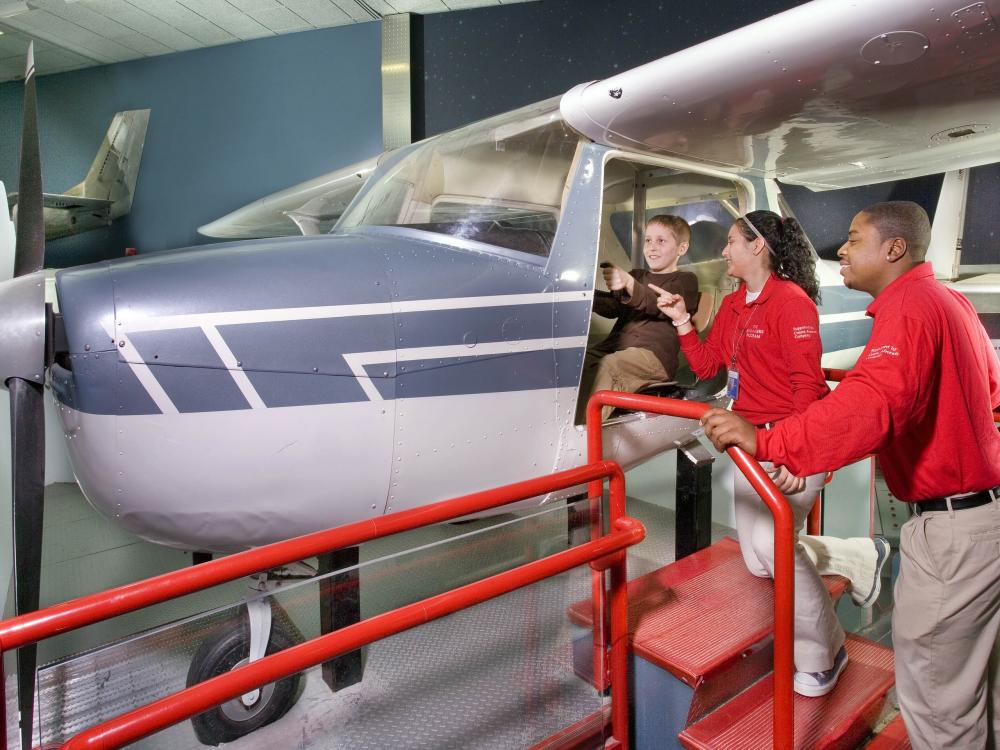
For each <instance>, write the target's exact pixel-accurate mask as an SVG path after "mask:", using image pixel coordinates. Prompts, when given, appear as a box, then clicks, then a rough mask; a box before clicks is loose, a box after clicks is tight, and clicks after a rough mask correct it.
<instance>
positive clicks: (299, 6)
mask: <svg viewBox="0 0 1000 750" xmlns="http://www.w3.org/2000/svg"><path fill="white" fill-rule="evenodd" d="M284 3H285V7H287V8H288V9H289V10H290V11H292V12H293V13H295V15H297V16H299V17H300V18H302V19H303V20H305V21H308V22H309V23H311V24H312V25H313V26H315V27H317V28H322V27H325V26H341V25H343V24H347V23H353V22H354V19H353V18H351V17H350V16H349V15H347V13H345V12H344V11H343V10H341V9H340V7H339V6H337V5H334V4H333V3H332V2H330V0H284ZM345 4H346V3H345Z"/></svg>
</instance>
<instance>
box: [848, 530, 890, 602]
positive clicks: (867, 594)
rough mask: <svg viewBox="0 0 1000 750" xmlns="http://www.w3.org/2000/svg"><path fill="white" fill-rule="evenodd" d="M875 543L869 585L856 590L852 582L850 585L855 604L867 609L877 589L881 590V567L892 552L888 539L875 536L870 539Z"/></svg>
mask: <svg viewBox="0 0 1000 750" xmlns="http://www.w3.org/2000/svg"><path fill="white" fill-rule="evenodd" d="M872 542H874V544H875V555H876V557H875V575H874V576H873V577H872V582H871V586H869V587H868V588H867V589H864V588H863V589H862V590H860V591H858V590H857V589H856V588H855V587H854V585H853V583H852V585H851V599H852V600H853V601H854V603H855V604H856V605H858V606H859V607H861V608H862V609H868V608H869V607H871V606H872V605H873V604H875V600H876V599H878V594H879V591H881V590H882V568H884V567H885V564H886V562H887V561H888V560H889V555H890V553H891V552H892V547H890V546H889V540H888V539H886V538H885V537H881V536H877V537H875V538H874V539H872Z"/></svg>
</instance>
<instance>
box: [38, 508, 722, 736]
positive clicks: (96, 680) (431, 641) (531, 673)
mask: <svg viewBox="0 0 1000 750" xmlns="http://www.w3.org/2000/svg"><path fill="white" fill-rule="evenodd" d="M71 494H72V493H71V492H68V491H67V490H65V488H63V490H62V492H61V495H60V502H61V503H63V504H64V505H65V506H66V507H65V513H66V515H67V520H68V523H69V525H70V526H72V525H75V524H78V523H80V522H81V520H82V519H85V518H86V513H85V512H84V510H82V509H81V508H79V507H77V505H76V504H75V503H74V502H73V499H72V498H71V497H68V495H71ZM81 502H82V501H81ZM87 510H89V509H87ZM629 512H630V513H632V514H634V515H635V516H637V517H639V518H640V519H641V520H643V522H644V523H645V524H646V527H647V531H648V536H647V539H646V540H645V541H644V542H643V543H642V544H641V545H639V546H637V547H636V548H633V550H632V551H631V553H630V556H629V576H630V577H635V576H638V575H642V574H644V573H648V572H650V571H652V570H655V569H657V568H659V567H660V566H662V565H664V564H665V563H666V562H669V561H670V560H672V559H673V555H674V543H673V513H672V512H671V511H669V510H666V509H664V508H662V507H660V506H656V505H652V504H649V503H645V502H643V501H641V500H635V499H630V501H629ZM550 515H551V516H552V517H553V519H555V520H554V521H552V522H551V524H550V525H552V526H553V528H554V527H557V526H560V524H563V525H562V526H561V527H560V529H564V528H565V526H564V523H565V521H564V520H563V519H560V518H558V517H556V514H555V513H553V514H550ZM563 516H564V512H563ZM546 523H548V522H546ZM437 528H438V529H444V531H443V532H440V533H439V532H437V531H435V532H432V531H431V530H427V531H426V532H425V534H429V535H431V536H432V537H434V534H439V535H440V534H445V535H447V534H455V533H464V532H465V530H464V529H463V527H461V526H454V527H448V526H445V527H437ZM536 531H537V529H536ZM549 531H551V529H549ZM730 531H731V530H729V529H727V528H725V527H723V526H718V525H716V526H714V527H713V541H714V540H717V539H720V538H722V537H723V536H725V535H726V534H727V533H730ZM54 536H55V534H50V537H49V538H50V539H52V538H53V537H54ZM543 536H544V534H543ZM436 540H437V537H434V538H433V539H432V543H433V542H435V541H436ZM53 541H55V540H53ZM415 541H416V543H417V544H419V543H420V542H422V541H426V539H424V538H419V539H417V540H414V539H409V540H407V541H406V542H405V543H406V544H407V545H409V546H411V547H412V546H414V542H415ZM550 541H551V540H550ZM401 543H404V542H402V541H393V540H379V541H378V542H375V543H372V544H371V545H366V548H363V550H362V560H363V561H364V559H365V558H366V557H369V558H371V557H377V558H383V557H385V556H391V555H393V554H394V553H396V552H398V550H396V549H394V545H399V544H401ZM88 544H89V545H91V546H92V544H93V539H91V540H90V541H89V542H88ZM114 546H115V548H116V549H119V550H120V549H121V547H122V546H126V547H132V546H133V545H132V544H131V543H130V544H129V545H120V544H115V545H114ZM147 546H148V547H149V548H150V549H156V548H154V547H152V546H151V545H143V544H142V543H136V544H135V545H134V550H133V551H135V552H136V553H138V554H141V553H142V551H143V549H142V548H143V547H147ZM87 552H90V550H87V551H85V552H83V553H82V554H86V553H87ZM57 557H58V558H59V562H58V563H57V564H61V563H62V562H63V560H66V559H67V557H72V555H67V554H66V553H65V550H63V551H62V552H60V553H57ZM482 558H483V559H482V564H481V565H480V566H479V567H480V568H481V571H480V572H477V571H476V569H475V568H476V565H470V564H469V562H468V561H467V560H460V559H458V558H450V557H448V556H447V555H446V556H444V557H442V556H440V555H439V556H438V558H437V562H436V563H434V564H433V565H432V566H431V569H432V570H431V572H430V573H428V569H421V570H417V569H415V568H414V567H413V566H412V565H409V566H408V565H407V564H406V560H405V557H403V558H398V559H391V560H389V561H387V562H385V563H381V564H380V566H381V568H382V569H383V573H386V572H387V573H388V575H383V576H380V577H381V578H382V581H383V585H381V586H379V587H378V594H377V595H374V596H369V594H368V590H367V589H365V575H366V573H365V572H364V571H365V569H364V568H363V569H362V571H363V572H362V587H363V591H365V592H366V593H365V597H366V598H367V600H368V602H369V603H368V604H367V605H366V606H365V607H364V608H365V610H366V611H365V612H364V614H365V615H366V616H367V615H370V614H372V611H373V610H377V611H381V610H383V609H386V608H388V607H389V606H397V605H398V604H399V603H400V597H403V598H406V599H409V600H413V599H417V598H420V597H422V596H425V595H427V594H428V593H429V592H431V591H432V590H436V589H438V588H441V587H449V586H452V585H454V584H455V582H456V581H462V582H464V580H465V579H469V578H476V577H480V576H481V575H482V574H483V572H482V571H485V573H486V574H488V573H490V572H494V569H495V568H497V567H498V563H497V561H496V560H495V559H492V558H491V557H490V555H489V554H488V553H486V554H483V555H482ZM185 562H186V560H185V559H184V557H183V556H180V555H179V553H178V559H177V560H176V561H173V567H175V568H176V567H178V566H180V565H183V564H185ZM167 567H168V568H169V567H170V566H169V565H168V566H167ZM500 567H503V566H502V565H501V566H500ZM434 570H437V574H436V577H437V578H438V579H440V580H432V579H434V578H435V573H434ZM143 572H144V574H149V573H148V572H147V571H146V570H145V569H143ZM66 584H67V582H66V581H63V582H62V585H63V588H64V589H65V588H66ZM88 586H93V581H92V580H87V581H86V582H85V583H84V586H83V588H85V589H86V588H87V587H88ZM239 591H240V589H239V588H238V587H237V588H233V587H229V588H228V589H224V590H223V591H222V592H219V591H216V592H215V594H214V595H215V596H216V597H218V598H219V600H218V601H216V602H215V603H214V605H213V606H216V607H218V606H219V605H220V604H221V603H223V602H225V603H229V602H233V601H234V600H236V599H238V598H239ZM61 593H62V592H61ZM76 593H84V591H79V592H76ZM588 593H589V576H588V574H587V571H586V570H576V571H571V572H570V573H567V574H565V575H563V576H560V577H558V578H555V579H550V580H547V581H543V582H541V583H539V584H536V585H534V586H532V587H529V588H527V589H523V590H520V591H516V592H512V593H511V594H508V595H505V596H504V597H501V598H499V599H497V600H494V601H491V602H487V603H484V604H482V605H479V606H477V607H475V608H472V609H469V610H466V611H463V612H459V613H456V614H454V615H451V616H449V617H447V618H444V619H442V620H439V621H437V622H434V623H429V624H427V625H424V626H421V627H420V628H417V629H414V630H412V631H408V632H405V633H401V634H399V635H397V636H394V637H392V638H389V639H386V640H385V641H382V642H380V643H377V644H373V645H372V646H371V647H369V649H368V653H367V662H366V669H365V677H364V680H363V681H362V683H360V684H358V685H355V686H352V687H350V688H347V689H345V690H342V691H340V692H339V693H337V694H336V695H334V694H331V693H330V691H329V690H328V689H327V688H326V686H325V685H324V684H323V682H322V680H321V676H320V673H319V670H318V668H316V669H313V670H310V671H309V672H308V673H306V675H305V680H304V689H303V691H302V695H301V698H300V699H299V701H298V703H297V704H296V705H295V706H294V707H293V708H292V710H291V711H290V712H289V714H287V715H286V716H285V717H283V718H282V719H281V720H280V721H278V722H276V723H274V724H272V725H270V726H268V727H264V728H263V729H261V730H258V731H257V732H255V733H254V734H253V735H251V736H250V737H247V738H244V739H242V740H239V741H237V742H234V743H231V744H230V745H227V747H243V748H251V747H280V748H330V749H331V750H334V749H338V750H339V749H340V748H352V749H353V748H359V749H360V748H380V749H382V748H394V749H396V748H398V749H399V750H403V749H407V748H420V747H428V746H435V747H443V748H463V749H464V748H523V747H525V746H528V745H530V744H532V743H533V742H537V741H539V740H541V739H543V738H545V737H547V736H549V735H551V734H553V733H555V732H556V731H558V730H559V729H562V728H563V727H565V726H568V725H569V724H572V723H573V722H575V721H577V720H579V719H581V718H583V717H584V716H586V715H588V714H590V713H593V712H594V711H596V710H598V709H599V708H600V706H601V701H602V699H601V698H600V697H599V696H598V695H597V694H596V693H595V691H593V690H592V689H591V688H589V686H588V685H587V684H586V683H584V682H582V681H581V680H580V679H579V678H577V677H576V676H575V675H574V674H573V671H572V665H571V659H570V637H571V636H570V624H569V621H568V620H567V618H566V609H567V607H568V606H569V605H570V604H571V603H572V602H573V601H576V600H577V599H579V598H581V597H582V596H585V595H586V594H588ZM64 594H65V595H64V596H62V597H60V598H68V596H72V595H74V592H72V591H65V592H64ZM206 596H207V595H206ZM279 598H281V597H279ZM297 598H298V599H299V600H303V601H304V600H307V601H308V602H309V604H310V605H311V606H313V607H315V604H314V602H315V598H314V597H313V596H312V595H310V596H308V597H307V596H303V595H300V596H298V597H297ZM294 599H295V597H293V600H294ZM390 602H394V604H392V605H390ZM205 604H206V597H202V599H201V600H199V602H198V605H199V606H202V607H204V605H205ZM283 604H286V603H285V602H284V601H283ZM178 606H180V605H178ZM286 606H288V608H289V610H290V612H291V614H292V616H293V619H295V620H296V622H300V620H301V616H299V615H297V614H296V612H295V611H294V609H293V606H297V605H295V604H294V601H293V606H289V605H288V604H286ZM234 611H235V610H233V609H232V608H229V609H226V610H220V611H218V612H216V613H215V614H214V615H212V616H211V617H208V618H205V617H201V616H196V617H193V618H191V619H188V620H183V619H182V621H181V622H179V623H171V624H170V625H167V626H163V627H160V628H158V629H153V630H149V631H147V632H145V633H144V634H143V635H142V636H141V637H140V638H138V639H131V640H123V641H119V642H118V644H117V645H115V646H112V647H94V644H91V643H89V642H88V640H93V641H94V642H95V643H102V642H107V638H109V637H110V638H116V637H118V636H119V634H120V633H119V630H120V628H116V627H114V626H111V627H110V628H109V629H107V630H106V631H105V634H104V636H103V641H102V639H101V638H102V636H101V628H100V626H95V627H94V628H93V629H90V631H89V632H88V633H87V634H84V635H79V636H78V637H77V639H76V640H75V641H73V645H74V646H76V647H82V648H84V649H88V648H89V649H90V650H89V651H85V652H84V653H82V655H81V654H80V653H79V652H78V654H77V655H76V656H71V657H63V658H56V659H55V661H52V662H50V663H49V664H48V665H46V666H45V667H44V668H42V669H41V670H40V674H39V707H40V708H39V710H38V711H37V713H38V714H40V717H39V720H38V727H39V730H40V731H39V733H38V734H36V737H39V739H40V740H41V742H42V744H45V743H52V742H59V741H62V740H63V739H65V738H67V737H69V736H71V735H72V734H73V733H74V732H77V731H79V730H80V729H82V728H84V727H86V726H92V725H93V724H95V723H98V722H99V721H101V720H104V719H106V718H110V717H111V716H115V715H118V714H120V713H122V712H123V711H124V710H127V709H128V708H132V707H135V706H137V705H142V704H145V703H147V702H149V701H151V700H155V699H156V698H158V697H160V696H162V695H165V694H168V693H170V692H172V691H174V690H177V689H180V688H181V687H183V685H184V681H185V677H186V673H187V669H188V664H189V660H190V658H191V656H192V654H193V653H194V650H195V649H196V648H197V645H198V644H199V643H200V642H201V640H202V639H203V638H204V637H205V636H206V635H207V634H208V633H210V632H211V631H212V630H213V629H214V628H220V627H222V628H225V627H232V619H231V618H232V617H233V612H234ZM178 612H182V610H176V611H173V614H175V615H176V614H177V613H178ZM183 614H184V613H183V612H182V615H183ZM160 616H161V617H163V616H164V614H163V613H161V615H160ZM313 616H314V615H313ZM161 621H162V619H161ZM130 624H131V625H132V626H133V629H136V630H137V629H140V628H141V627H149V626H150V625H151V624H153V623H146V624H145V625H144V626H143V625H142V623H140V622H137V621H136V620H135V619H134V618H133V619H132V620H131V622H130ZM300 624H301V623H300ZM302 629H303V631H304V632H305V633H306V636H307V637H311V636H312V635H315V633H313V632H311V630H312V628H310V627H308V625H307V626H304V627H302ZM133 747H140V748H150V749H154V748H155V749H156V750H159V749H161V748H162V749H163V750H174V749H178V748H194V747H199V744H198V742H197V740H196V739H195V737H194V733H193V730H192V729H191V726H190V724H189V723H187V722H185V723H183V724H180V725H177V726H175V727H172V728H170V729H168V730H166V731H164V732H162V733H160V734H159V735H156V736H154V737H150V738H147V739H145V740H142V741H141V742H139V743H136V744H135V745H133Z"/></svg>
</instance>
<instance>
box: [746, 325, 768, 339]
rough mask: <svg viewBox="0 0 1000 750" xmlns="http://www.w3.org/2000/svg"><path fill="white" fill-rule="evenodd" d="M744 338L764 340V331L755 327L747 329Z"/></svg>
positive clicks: (759, 327) (757, 326)
mask: <svg viewBox="0 0 1000 750" xmlns="http://www.w3.org/2000/svg"><path fill="white" fill-rule="evenodd" d="M746 336H747V338H748V339H762V338H764V329H763V328H762V327H761V326H759V325H755V326H754V327H753V328H747V333H746Z"/></svg>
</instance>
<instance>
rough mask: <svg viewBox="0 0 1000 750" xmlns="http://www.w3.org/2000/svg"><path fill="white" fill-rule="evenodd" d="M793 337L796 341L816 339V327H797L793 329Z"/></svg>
mask: <svg viewBox="0 0 1000 750" xmlns="http://www.w3.org/2000/svg"><path fill="white" fill-rule="evenodd" d="M792 336H793V337H795V338H796V339H814V338H816V326H795V327H794V328H792Z"/></svg>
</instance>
